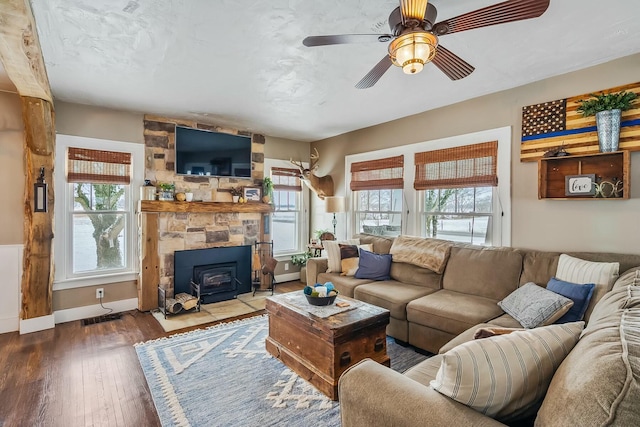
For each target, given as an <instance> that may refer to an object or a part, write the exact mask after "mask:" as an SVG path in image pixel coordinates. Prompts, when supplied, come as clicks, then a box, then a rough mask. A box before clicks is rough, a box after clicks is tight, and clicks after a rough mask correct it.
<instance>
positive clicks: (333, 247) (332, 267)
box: [322, 239, 360, 273]
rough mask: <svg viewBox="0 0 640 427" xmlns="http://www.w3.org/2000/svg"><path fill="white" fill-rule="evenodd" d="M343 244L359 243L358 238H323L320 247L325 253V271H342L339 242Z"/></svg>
mask: <svg viewBox="0 0 640 427" xmlns="http://www.w3.org/2000/svg"><path fill="white" fill-rule="evenodd" d="M341 243H342V244H343V245H359V244H360V239H349V240H344V241H340V242H338V241H336V240H323V241H322V247H323V248H324V250H325V251H326V253H327V265H328V268H327V273H340V272H341V271H342V266H341V264H342V263H341V262H340V261H341V260H340V246H339V245H340V244H341Z"/></svg>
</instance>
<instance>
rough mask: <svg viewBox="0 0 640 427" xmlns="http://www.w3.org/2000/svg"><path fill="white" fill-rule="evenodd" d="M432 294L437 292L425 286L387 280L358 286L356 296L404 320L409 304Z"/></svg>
mask: <svg viewBox="0 0 640 427" xmlns="http://www.w3.org/2000/svg"><path fill="white" fill-rule="evenodd" d="M431 292H435V291H434V290H433V289H429V288H425V287H424V286H415V285H408V284H406V283H400V282H396V281H395V280H385V281H381V282H372V283H367V284H365V285H361V286H358V287H357V288H356V290H355V292H354V296H355V298H356V299H358V300H360V301H364V302H368V303H369V304H373V305H377V306H378V307H382V308H386V309H387V310H389V311H390V312H391V317H394V318H396V319H400V320H404V319H406V318H407V303H408V302H409V301H412V300H414V299H416V298H420V297H422V296H425V295H427V294H429V293H431Z"/></svg>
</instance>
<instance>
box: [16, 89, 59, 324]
mask: <svg viewBox="0 0 640 427" xmlns="http://www.w3.org/2000/svg"><path fill="white" fill-rule="evenodd" d="M22 117H23V121H24V133H25V144H24V154H25V173H26V177H25V179H26V180H25V197H24V236H25V237H24V261H23V269H24V271H23V273H22V316H21V318H22V319H31V318H35V317H41V316H47V315H50V314H51V313H53V307H52V292H53V250H52V243H53V210H54V191H53V169H54V146H55V126H54V112H53V107H52V106H51V103H49V102H48V101H45V100H42V99H39V98H31V97H22ZM41 167H44V171H45V180H46V182H47V207H48V208H47V212H34V211H33V203H34V200H33V199H34V194H33V183H34V182H35V180H36V179H37V177H38V176H39V174H40V168H41Z"/></svg>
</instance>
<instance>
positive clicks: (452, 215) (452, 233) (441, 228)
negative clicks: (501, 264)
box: [422, 187, 493, 246]
mask: <svg viewBox="0 0 640 427" xmlns="http://www.w3.org/2000/svg"><path fill="white" fill-rule="evenodd" d="M423 200H424V207H423V210H422V212H423V214H422V216H423V233H422V235H423V236H426V237H433V238H437V239H445V240H453V241H455V242H465V243H472V244H474V245H484V246H490V245H491V231H492V227H491V226H492V224H491V222H492V217H493V212H492V205H493V187H470V188H446V189H445V188H442V189H437V190H425V191H424V193H423Z"/></svg>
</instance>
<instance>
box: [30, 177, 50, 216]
mask: <svg viewBox="0 0 640 427" xmlns="http://www.w3.org/2000/svg"><path fill="white" fill-rule="evenodd" d="M33 211H34V212H46V211H47V182H46V181H45V180H44V166H43V167H41V168H40V176H39V177H38V180H37V181H36V182H34V183H33Z"/></svg>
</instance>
